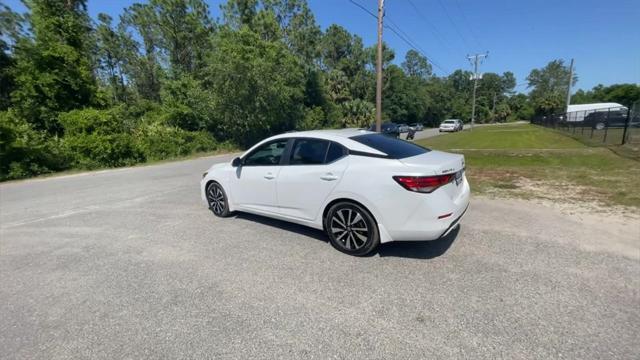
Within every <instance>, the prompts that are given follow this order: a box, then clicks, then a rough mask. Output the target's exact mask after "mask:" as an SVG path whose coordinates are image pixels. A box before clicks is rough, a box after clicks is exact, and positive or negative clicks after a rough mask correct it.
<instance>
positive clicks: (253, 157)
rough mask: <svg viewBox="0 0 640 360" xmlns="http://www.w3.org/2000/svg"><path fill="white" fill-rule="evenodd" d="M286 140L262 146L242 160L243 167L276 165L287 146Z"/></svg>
mask: <svg viewBox="0 0 640 360" xmlns="http://www.w3.org/2000/svg"><path fill="white" fill-rule="evenodd" d="M287 141H288V140H287V139H282V140H279V141H274V142H271V143H268V144H264V145H262V146H260V147H259V148H257V149H256V150H254V151H253V152H252V153H251V154H249V156H247V157H246V158H245V159H244V165H278V164H280V158H281V157H282V153H283V152H284V149H285V147H286V146H287Z"/></svg>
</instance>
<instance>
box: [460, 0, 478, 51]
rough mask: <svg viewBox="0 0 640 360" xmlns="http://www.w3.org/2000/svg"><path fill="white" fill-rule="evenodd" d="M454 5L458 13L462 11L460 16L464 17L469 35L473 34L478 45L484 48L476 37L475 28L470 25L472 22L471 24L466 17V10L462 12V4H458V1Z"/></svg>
mask: <svg viewBox="0 0 640 360" xmlns="http://www.w3.org/2000/svg"><path fill="white" fill-rule="evenodd" d="M454 3H455V4H456V6H457V7H458V11H460V15H462V22H463V24H465V25H466V27H467V29H469V33H471V37H472V38H473V40H474V41H475V42H476V45H478V46H479V47H483V46H482V43H481V42H480V40H479V38H478V37H477V36H476V33H475V31H474V30H473V26H471V25H469V24H471V22H469V19H467V16H466V15H465V13H464V10H462V6H460V3H459V2H458V0H454Z"/></svg>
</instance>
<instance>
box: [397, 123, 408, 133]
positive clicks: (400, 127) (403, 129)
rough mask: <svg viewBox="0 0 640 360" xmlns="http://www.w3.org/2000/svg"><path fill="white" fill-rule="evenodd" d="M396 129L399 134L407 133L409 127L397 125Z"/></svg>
mask: <svg viewBox="0 0 640 360" xmlns="http://www.w3.org/2000/svg"><path fill="white" fill-rule="evenodd" d="M398 129H399V130H400V133H406V132H409V125H407V124H398Z"/></svg>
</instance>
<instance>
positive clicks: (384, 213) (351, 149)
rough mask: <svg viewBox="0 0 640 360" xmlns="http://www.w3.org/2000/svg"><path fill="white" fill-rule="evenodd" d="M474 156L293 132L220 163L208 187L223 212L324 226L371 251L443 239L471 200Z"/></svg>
mask: <svg viewBox="0 0 640 360" xmlns="http://www.w3.org/2000/svg"><path fill="white" fill-rule="evenodd" d="M464 171H465V163H464V156H462V155H457V154H450V153H445V152H440V151H434V150H429V149H426V148H423V147H421V146H418V145H416V144H414V143H410V142H406V141H404V140H398V139H395V138H391V137H388V136H385V135H382V134H379V133H375V132H370V131H365V130H356V129H343V130H319V131H306V132H295V133H286V134H281V135H277V136H273V137H270V138H268V139H265V140H263V141H261V142H260V143H258V144H256V145H255V146H253V147H252V148H251V149H249V150H248V151H247V152H245V153H244V154H243V155H242V156H241V157H238V158H235V159H233V161H232V162H231V163H223V164H215V165H213V166H212V167H211V168H210V169H209V170H208V171H207V172H206V173H204V176H203V178H202V182H201V184H200V187H201V194H202V199H203V201H205V202H206V204H207V205H208V206H209V208H210V209H211V211H212V212H213V213H214V214H215V215H216V216H219V217H226V216H228V215H230V214H231V213H232V212H233V211H243V212H249V213H254V214H258V215H264V216H269V217H273V218H277V219H281V220H285V221H290V222H294V223H298V224H302V225H306V226H310V227H313V228H316V229H321V230H324V231H325V232H326V233H327V235H328V237H329V240H330V242H331V244H332V245H333V246H334V247H335V248H336V249H338V250H340V251H342V252H345V253H347V254H351V255H358V256H361V255H366V254H368V253H370V252H372V251H374V250H375V249H376V248H377V246H378V245H379V244H380V243H385V242H389V241H394V240H412V241H415V240H435V239H439V238H441V237H443V236H445V235H447V234H448V233H449V232H450V231H451V230H452V229H454V228H455V227H456V226H457V225H458V223H459V222H460V219H461V218H462V216H463V215H464V213H465V211H466V209H467V206H468V205H469V193H470V190H469V184H468V183H467V180H466V177H465V174H464Z"/></svg>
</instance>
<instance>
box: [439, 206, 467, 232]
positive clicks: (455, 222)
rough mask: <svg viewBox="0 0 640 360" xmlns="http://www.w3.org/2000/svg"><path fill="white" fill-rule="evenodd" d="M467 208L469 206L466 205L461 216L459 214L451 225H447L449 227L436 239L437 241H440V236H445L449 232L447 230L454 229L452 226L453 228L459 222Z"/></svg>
mask: <svg viewBox="0 0 640 360" xmlns="http://www.w3.org/2000/svg"><path fill="white" fill-rule="evenodd" d="M468 208H469V204H467V207H466V208H464V211H463V212H462V214H460V216H458V217H457V218H456V219H455V220H453V221H452V222H451V224H449V227H448V228H447V230H445V231H444V232H443V233H442V235H440V236H439V237H438V239H441V238H442V236H444V234H446V233H447V232H449V230H451V228H452V227H454V226H455V225H456V224H457V223H458V222H459V221H460V219H461V218H462V217H463V216H464V213H466V212H467V209H468Z"/></svg>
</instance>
